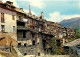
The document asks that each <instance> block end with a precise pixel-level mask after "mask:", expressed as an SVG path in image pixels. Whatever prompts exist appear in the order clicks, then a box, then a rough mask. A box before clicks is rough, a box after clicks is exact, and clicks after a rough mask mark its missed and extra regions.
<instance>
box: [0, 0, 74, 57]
mask: <svg viewBox="0 0 80 57" xmlns="http://www.w3.org/2000/svg"><path fill="white" fill-rule="evenodd" d="M0 17H1V21H0V41H1V42H2V43H1V44H0V46H1V45H3V44H4V43H6V42H7V43H6V44H4V45H9V46H10V45H11V44H13V45H15V46H16V44H17V43H18V44H17V48H18V49H19V51H20V52H21V53H22V54H23V55H36V56H43V55H46V54H52V46H51V39H52V38H53V37H54V36H55V37H56V38H57V42H58V43H60V42H61V41H62V42H61V43H62V44H64V43H65V38H68V37H72V36H73V35H75V31H74V30H72V29H69V28H66V27H64V26H62V25H60V24H58V23H55V22H51V21H47V20H45V19H44V14H43V12H41V16H40V17H38V16H35V15H32V13H31V9H30V5H29V13H25V12H24V11H23V9H22V8H17V7H15V6H14V5H13V2H10V1H7V2H6V3H0ZM9 38H10V39H9ZM66 42H67V41H66ZM10 43H11V44H10Z"/></svg>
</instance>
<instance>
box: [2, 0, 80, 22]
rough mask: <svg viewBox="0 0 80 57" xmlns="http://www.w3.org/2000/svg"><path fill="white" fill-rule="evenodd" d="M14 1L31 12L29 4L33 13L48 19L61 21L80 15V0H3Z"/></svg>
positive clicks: (16, 4) (17, 5)
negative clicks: (42, 14)
mask: <svg viewBox="0 0 80 57" xmlns="http://www.w3.org/2000/svg"><path fill="white" fill-rule="evenodd" d="M2 1H3V2H5V1H12V2H14V5H15V6H16V7H19V8H23V9H24V11H25V12H27V13H28V12H29V11H28V10H29V4H30V8H31V12H32V14H33V15H37V16H40V15H41V12H43V13H44V18H45V19H46V20H48V21H53V22H61V21H62V20H66V19H71V18H76V17H80V0H2Z"/></svg>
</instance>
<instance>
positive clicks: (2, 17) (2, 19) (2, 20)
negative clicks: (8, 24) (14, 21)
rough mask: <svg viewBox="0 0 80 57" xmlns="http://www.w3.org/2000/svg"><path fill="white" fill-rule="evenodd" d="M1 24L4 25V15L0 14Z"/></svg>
mask: <svg viewBox="0 0 80 57" xmlns="http://www.w3.org/2000/svg"><path fill="white" fill-rule="evenodd" d="M1 22H2V23H4V13H1Z"/></svg>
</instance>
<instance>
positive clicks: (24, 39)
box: [17, 38, 28, 41]
mask: <svg viewBox="0 0 80 57" xmlns="http://www.w3.org/2000/svg"><path fill="white" fill-rule="evenodd" d="M17 40H18V41H26V40H28V39H27V38H18V39H17Z"/></svg>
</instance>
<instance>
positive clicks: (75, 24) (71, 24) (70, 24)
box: [60, 17, 80, 29]
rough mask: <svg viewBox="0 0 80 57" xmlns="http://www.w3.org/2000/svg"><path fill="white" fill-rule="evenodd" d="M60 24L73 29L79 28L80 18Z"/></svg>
mask: <svg viewBox="0 0 80 57" xmlns="http://www.w3.org/2000/svg"><path fill="white" fill-rule="evenodd" d="M60 24H61V25H63V26H65V27H70V28H74V29H75V28H77V27H79V26H80V17H77V18H71V19H66V20H63V21H61V22H60Z"/></svg>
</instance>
